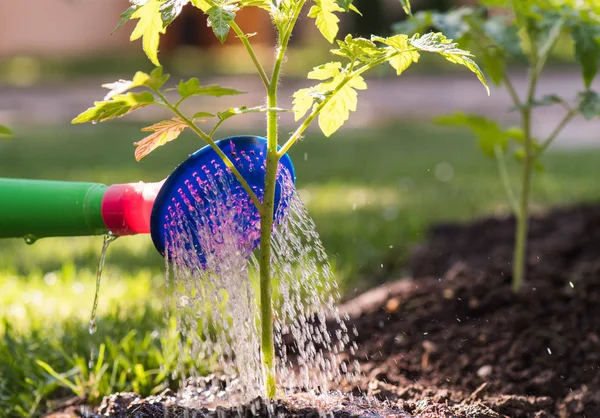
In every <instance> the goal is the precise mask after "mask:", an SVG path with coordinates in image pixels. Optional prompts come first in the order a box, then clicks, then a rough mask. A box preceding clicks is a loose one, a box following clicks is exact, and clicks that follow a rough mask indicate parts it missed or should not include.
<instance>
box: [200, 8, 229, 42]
mask: <svg viewBox="0 0 600 418" xmlns="http://www.w3.org/2000/svg"><path fill="white" fill-rule="evenodd" d="M206 13H207V14H208V25H209V26H210V27H211V28H212V30H213V32H214V34H215V36H216V37H217V39H218V40H219V41H220V42H221V43H223V42H225V40H226V39H227V34H228V33H229V29H230V28H231V22H232V21H233V19H235V12H234V11H233V9H228V8H226V7H225V6H220V7H219V6H213V7H211V8H210V9H208V11H207V12H206Z"/></svg>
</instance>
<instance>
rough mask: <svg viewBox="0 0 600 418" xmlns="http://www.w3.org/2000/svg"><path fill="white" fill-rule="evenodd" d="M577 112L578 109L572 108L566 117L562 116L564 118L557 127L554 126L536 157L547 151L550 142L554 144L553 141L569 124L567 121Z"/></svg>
mask: <svg viewBox="0 0 600 418" xmlns="http://www.w3.org/2000/svg"><path fill="white" fill-rule="evenodd" d="M576 114H577V109H570V110H569V112H567V114H566V115H565V117H564V118H562V120H561V121H560V122H559V123H558V125H556V128H554V130H553V131H552V133H551V134H550V135H548V138H546V139H545V140H544V142H542V144H541V145H540V148H539V150H538V151H537V153H536V155H535V157H536V158H538V157H539V156H541V155H542V154H543V153H544V151H546V149H547V148H548V147H549V146H550V144H552V142H553V141H554V140H555V139H556V137H557V136H558V134H559V133H560V132H561V131H562V130H563V129H564V127H565V126H566V125H567V123H569V122H570V121H571V119H573V116H575V115H576Z"/></svg>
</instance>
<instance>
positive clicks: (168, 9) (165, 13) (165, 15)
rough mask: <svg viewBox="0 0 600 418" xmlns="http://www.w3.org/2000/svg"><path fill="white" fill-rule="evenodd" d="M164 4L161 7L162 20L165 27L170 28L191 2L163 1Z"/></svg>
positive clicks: (186, 0)
mask: <svg viewBox="0 0 600 418" xmlns="http://www.w3.org/2000/svg"><path fill="white" fill-rule="evenodd" d="M163 1H164V2H163V4H162V6H161V7H160V11H161V18H162V21H163V25H164V26H165V27H167V26H169V25H170V24H171V23H173V21H174V20H175V19H176V18H177V16H179V14H180V13H181V11H182V10H183V7H184V6H186V5H187V4H188V3H189V2H190V0H163Z"/></svg>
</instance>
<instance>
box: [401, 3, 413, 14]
mask: <svg viewBox="0 0 600 418" xmlns="http://www.w3.org/2000/svg"><path fill="white" fill-rule="evenodd" d="M400 5H402V9H403V10H404V13H406V14H407V15H409V16H410V15H411V14H412V11H411V9H410V1H409V0H400Z"/></svg>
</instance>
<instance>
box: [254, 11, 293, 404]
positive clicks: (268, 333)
mask: <svg viewBox="0 0 600 418" xmlns="http://www.w3.org/2000/svg"><path fill="white" fill-rule="evenodd" d="M303 4H304V1H300V2H299V3H298V4H297V5H296V10H295V12H294V15H293V17H292V19H291V21H290V22H289V24H288V26H287V28H286V32H285V34H284V35H283V37H282V38H281V39H282V40H281V44H280V45H279V49H278V51H277V56H276V58H275V63H274V65H273V73H272V75H271V81H270V83H269V85H268V86H267V108H268V110H267V166H266V174H265V191H264V198H263V209H264V210H263V212H262V214H261V218H260V259H259V269H260V314H261V318H260V321H261V361H262V368H263V376H264V381H265V394H266V396H267V398H269V399H273V398H274V397H275V395H276V390H277V384H276V376H275V345H274V340H273V306H272V293H273V289H272V284H271V252H272V247H271V236H272V227H273V217H274V212H275V187H276V184H277V168H278V166H279V158H280V155H279V154H278V152H277V145H278V120H277V87H278V83H279V76H280V73H281V66H282V64H283V60H284V57H285V51H286V49H287V46H288V42H289V40H290V37H291V35H292V30H293V28H294V24H295V22H296V20H297V19H298V16H299V14H300V10H301V9H302V6H303Z"/></svg>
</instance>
